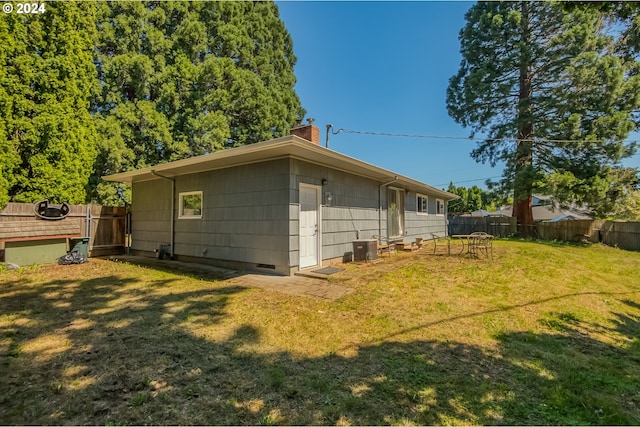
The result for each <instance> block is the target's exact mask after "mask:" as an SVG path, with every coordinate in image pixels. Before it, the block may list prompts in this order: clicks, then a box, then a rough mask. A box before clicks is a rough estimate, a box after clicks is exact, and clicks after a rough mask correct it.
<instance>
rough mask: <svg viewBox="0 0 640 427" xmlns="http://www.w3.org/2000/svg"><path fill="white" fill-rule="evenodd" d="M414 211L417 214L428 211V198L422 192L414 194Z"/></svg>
mask: <svg viewBox="0 0 640 427" xmlns="http://www.w3.org/2000/svg"><path fill="white" fill-rule="evenodd" d="M416 212H418V213H419V214H424V215H426V214H428V213H429V198H428V197H427V196H425V195H423V194H417V195H416Z"/></svg>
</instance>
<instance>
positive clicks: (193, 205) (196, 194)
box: [178, 191, 202, 219]
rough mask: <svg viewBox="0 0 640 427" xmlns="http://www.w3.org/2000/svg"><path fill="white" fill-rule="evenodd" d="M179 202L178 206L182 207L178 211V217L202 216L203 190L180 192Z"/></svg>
mask: <svg viewBox="0 0 640 427" xmlns="http://www.w3.org/2000/svg"><path fill="white" fill-rule="evenodd" d="M178 203H179V205H178V208H179V209H180V210H179V212H178V218H184V219H198V218H202V191H189V192H186V193H180V194H179V202H178Z"/></svg>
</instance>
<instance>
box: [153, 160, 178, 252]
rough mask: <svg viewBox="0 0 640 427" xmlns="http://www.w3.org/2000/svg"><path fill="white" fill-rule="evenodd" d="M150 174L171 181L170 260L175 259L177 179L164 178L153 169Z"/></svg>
mask: <svg viewBox="0 0 640 427" xmlns="http://www.w3.org/2000/svg"><path fill="white" fill-rule="evenodd" d="M150 172H151V174H152V175H155V176H157V177H158V178H163V179H166V180H169V181H171V241H170V243H169V244H170V245H171V253H170V257H169V259H173V246H174V244H175V233H174V228H175V222H176V218H175V203H176V180H175V178H169V177H167V176H162V175H160V174H159V173H157V172H156V171H154V170H153V169H152V170H151V171H150Z"/></svg>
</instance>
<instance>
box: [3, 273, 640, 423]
mask: <svg viewBox="0 0 640 427" xmlns="http://www.w3.org/2000/svg"><path fill="white" fill-rule="evenodd" d="M172 281H173V279H166V280H160V281H156V282H152V283H151V284H150V285H149V284H147V285H146V286H140V287H135V286H131V285H136V281H135V280H134V279H130V278H122V277H119V276H117V275H114V276H109V277H104V278H99V279H90V280H85V281H80V282H73V281H66V280H62V281H51V282H49V283H45V284H44V285H43V286H42V287H38V288H30V289H29V291H28V292H22V291H21V289H20V286H19V284H15V283H14V284H12V285H10V286H9V287H6V286H4V287H3V289H4V293H3V294H0V307H2V315H3V316H6V317H7V318H9V319H10V321H9V324H10V326H7V327H4V328H3V329H2V330H1V331H0V333H1V334H2V335H1V338H0V339H1V340H2V341H0V343H1V345H2V347H0V349H1V351H2V353H1V354H0V357H1V359H0V369H1V370H2V373H3V374H2V375H0V424H77V425H82V424H102V425H104V424H137V425H142V424H209V425H212V424H213V425H215V424H217V425H230V424H233V425H243V424H253V425H258V424H361V425H363V424H368V425H374V424H375V425H377V424H421V425H433V424H460V423H464V424H637V423H639V422H640V412H639V411H640V409H639V408H640V392H639V391H638V388H637V384H638V381H640V377H639V375H640V374H639V372H640V369H639V362H640V348H639V346H638V345H637V343H638V338H637V337H638V336H640V323H639V322H640V314H639V312H640V308H639V307H638V304H637V303H635V302H632V301H627V306H628V307H629V311H628V312H625V313H624V314H623V313H620V314H618V315H617V320H616V323H615V324H614V326H613V327H609V328H610V329H611V330H613V331H616V332H618V333H621V334H622V335H623V336H624V337H626V338H627V342H626V343H623V344H620V345H617V344H615V343H609V342H605V341H600V340H596V339H594V338H592V335H589V334H586V333H585V330H586V331H588V330H589V329H593V330H598V331H600V330H602V329H603V328H605V326H602V325H593V324H589V323H588V322H585V321H584V320H582V319H578V318H576V317H575V316H574V315H571V314H570V313H556V314H555V315H554V317H553V319H552V320H553V322H552V324H553V325H554V331H553V333H548V334H533V333H526V332H522V333H521V332H517V333H507V334H504V335H500V336H498V337H496V338H497V341H498V345H497V346H496V348H495V349H486V348H480V347H477V346H474V345H469V344H464V343H458V342H442V341H412V342H395V341H391V339H387V340H385V342H383V343H380V344H371V345H365V346H361V347H358V348H356V349H354V352H353V355H351V356H346V355H337V354H327V355H325V356H323V357H318V358H306V359H300V358H297V357H295V356H294V355H292V354H289V353H286V352H275V353H274V352H265V351H264V348H265V347H260V348H261V351H258V350H257V346H259V345H260V344H261V343H262V337H261V333H260V329H259V328H258V327H257V326H255V325H246V324H245V325H240V326H234V327H233V328H231V329H229V330H228V331H227V329H225V319H226V309H227V308H228V304H229V300H230V298H233V297H234V295H236V294H238V293H240V292H243V291H246V289H244V288H239V287H233V286H228V287H223V286H222V287H221V286H218V287H215V286H208V287H205V288H203V289H202V290H195V291H194V290H189V291H184V290H182V291H181V290H180V289H181V288H180V287H176V289H172V290H171V293H169V294H167V293H162V294H158V293H157V292H155V291H156V290H157V289H159V288H163V289H165V288H166V287H171V286H172ZM12 289H13V290H14V291H15V294H11V293H10V292H9V291H11V290H12ZM127 289H128V290H127ZM5 323H6V322H5ZM213 327H215V329H216V331H217V333H216V335H215V336H207V335H206V333H207V331H210V330H211V329H212V328H213ZM225 331H226V332H225ZM266 348H268V346H266Z"/></svg>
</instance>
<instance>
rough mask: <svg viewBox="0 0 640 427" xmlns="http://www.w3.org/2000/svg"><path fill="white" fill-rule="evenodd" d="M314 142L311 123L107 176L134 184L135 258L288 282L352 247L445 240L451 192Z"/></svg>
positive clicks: (338, 257) (316, 133)
mask: <svg viewBox="0 0 640 427" xmlns="http://www.w3.org/2000/svg"><path fill="white" fill-rule="evenodd" d="M319 135H320V132H319V129H318V128H317V127H316V126H314V125H312V124H309V125H305V126H299V127H297V128H294V129H293V130H292V135H289V136H285V137H281V138H277V139H273V140H269V141H264V142H259V143H255V144H250V145H245V146H241V147H236V148H231V149H227V150H224V151H218V152H214V153H210V154H205V155H202V156H197V157H191V158H187V159H183V160H178V161H174V162H170V163H164V164H160V165H157V166H152V167H147V168H143V169H139V170H133V171H129V172H123V173H118V174H114V175H109V176H106V177H104V179H105V180H108V181H116V182H128V183H130V184H131V186H132V205H131V234H132V246H131V250H132V253H134V254H141V255H151V256H152V255H153V254H154V252H155V251H158V250H167V251H169V252H170V253H169V255H171V256H172V257H174V258H176V259H179V260H183V261H191V262H199V263H209V264H214V265H222V266H228V267H232V268H243V269H261V268H266V269H268V270H270V271H272V272H276V273H279V274H284V275H290V274H294V273H296V272H297V271H299V270H303V269H308V268H313V267H318V266H322V265H323V264H329V263H330V262H332V261H334V260H342V259H343V257H345V254H347V253H349V252H352V251H353V241H354V240H364V239H376V240H379V241H382V242H386V241H388V239H398V240H401V241H415V238H417V237H421V238H423V239H430V238H431V233H438V234H441V235H446V234H447V202H448V201H450V200H453V199H456V198H457V196H456V195H453V194H451V193H448V192H446V191H442V190H438V189H437V188H434V187H432V186H429V185H427V184H424V183H422V182H419V181H416V180H413V179H411V178H407V177H405V176H402V175H399V174H396V173H393V172H390V171H388V170H385V169H382V168H380V167H377V166H373V165H371V164H368V163H365V162H363V161H360V160H357V159H354V158H352V157H349V156H346V155H344V154H340V153H338V152H336V151H333V150H330V149H328V148H325V147H322V146H321V145H320V144H319ZM161 246H162V249H161Z"/></svg>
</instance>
